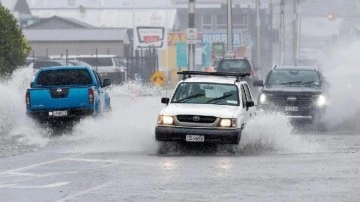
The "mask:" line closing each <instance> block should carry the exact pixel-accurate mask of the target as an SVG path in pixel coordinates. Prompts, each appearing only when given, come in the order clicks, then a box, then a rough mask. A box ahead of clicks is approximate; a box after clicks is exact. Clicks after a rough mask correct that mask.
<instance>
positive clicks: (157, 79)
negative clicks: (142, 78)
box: [150, 71, 166, 86]
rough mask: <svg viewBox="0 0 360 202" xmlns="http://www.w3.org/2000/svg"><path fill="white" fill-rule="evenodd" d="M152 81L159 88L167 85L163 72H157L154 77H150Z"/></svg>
mask: <svg viewBox="0 0 360 202" xmlns="http://www.w3.org/2000/svg"><path fill="white" fill-rule="evenodd" d="M150 81H151V82H152V83H153V84H154V85H157V86H162V85H164V84H165V81H166V76H165V74H164V73H163V72H161V71H156V72H154V73H153V75H152V76H151V77H150Z"/></svg>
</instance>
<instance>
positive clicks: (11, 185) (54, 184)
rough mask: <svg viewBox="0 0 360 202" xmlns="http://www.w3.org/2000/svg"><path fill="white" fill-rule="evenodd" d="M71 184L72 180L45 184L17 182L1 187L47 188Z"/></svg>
mask: <svg viewBox="0 0 360 202" xmlns="http://www.w3.org/2000/svg"><path fill="white" fill-rule="evenodd" d="M68 184H70V182H56V183H52V184H45V185H33V186H31V185H29V186H23V185H19V186H18V185H17V184H8V185H1V188H12V189H45V188H54V187H61V186H65V185H68Z"/></svg>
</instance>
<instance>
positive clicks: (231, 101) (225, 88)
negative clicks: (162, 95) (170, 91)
mask: <svg viewBox="0 0 360 202" xmlns="http://www.w3.org/2000/svg"><path fill="white" fill-rule="evenodd" d="M238 95H239V93H238V90H237V87H236V86H235V85H233V84H217V83H197V82H184V83H181V84H180V85H179V86H178V87H177V89H176V90H175V94H174V96H173V98H172V101H171V102H172V103H191V104H217V105H239V96H238Z"/></svg>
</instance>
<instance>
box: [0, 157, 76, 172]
mask: <svg viewBox="0 0 360 202" xmlns="http://www.w3.org/2000/svg"><path fill="white" fill-rule="evenodd" d="M68 158H71V157H65V158H59V159H54V160H51V161H44V162H41V163H36V164H33V165H29V166H25V167H21V168H16V169H13V170H8V171H4V172H0V175H4V174H8V173H16V172H18V171H21V170H26V169H30V168H35V167H39V166H42V165H46V164H51V163H55V162H58V161H64V160H66V159H68Z"/></svg>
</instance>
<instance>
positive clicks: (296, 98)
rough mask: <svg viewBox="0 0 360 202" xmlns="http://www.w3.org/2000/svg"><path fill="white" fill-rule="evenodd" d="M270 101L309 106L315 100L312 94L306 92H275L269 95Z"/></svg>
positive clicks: (284, 104) (283, 104)
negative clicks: (277, 93) (305, 93)
mask: <svg viewBox="0 0 360 202" xmlns="http://www.w3.org/2000/svg"><path fill="white" fill-rule="evenodd" d="M269 101H270V102H272V103H274V104H275V105H278V106H298V107H309V106H311V105H312V104H313V102H314V100H313V98H312V95H304V94H279V95H276V94H273V95H272V96H271V97H269Z"/></svg>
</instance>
